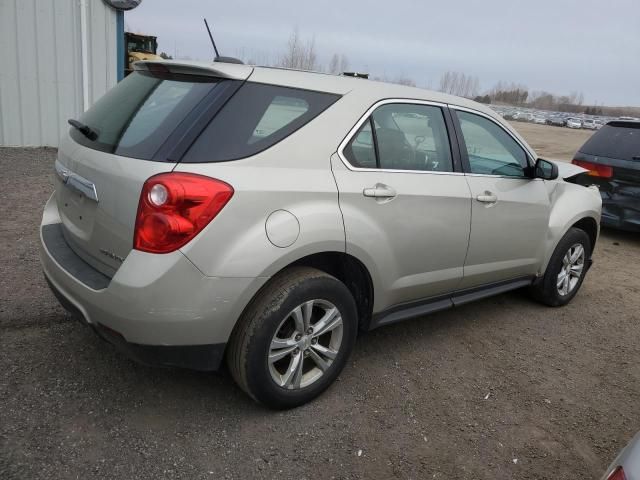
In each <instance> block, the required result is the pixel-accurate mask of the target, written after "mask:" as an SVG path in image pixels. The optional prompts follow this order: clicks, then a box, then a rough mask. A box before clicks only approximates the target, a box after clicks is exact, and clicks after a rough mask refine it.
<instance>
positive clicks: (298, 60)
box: [278, 28, 319, 70]
mask: <svg viewBox="0 0 640 480" xmlns="http://www.w3.org/2000/svg"><path fill="white" fill-rule="evenodd" d="M278 65H279V66H281V67H285V68H295V69H298V70H318V68H319V65H318V59H317V54H316V40H315V37H312V38H311V40H308V41H307V42H303V40H302V39H301V38H300V33H299V32H298V29H297V28H296V29H294V30H293V32H291V35H290V36H289V41H288V42H287V50H286V52H285V53H284V55H282V56H281V57H280V61H279V62H278Z"/></svg>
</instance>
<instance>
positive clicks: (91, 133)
mask: <svg viewBox="0 0 640 480" xmlns="http://www.w3.org/2000/svg"><path fill="white" fill-rule="evenodd" d="M67 122H69V125H71V126H72V127H73V128H76V129H78V131H79V132H80V133H81V134H83V135H84V136H85V137H87V138H88V139H89V140H91V141H93V140H95V139H97V138H98V134H97V133H96V131H95V130H93V129H92V128H91V127H90V126H89V125H85V124H84V123H82V122H79V121H78V120H74V119H73V118H70V119H69V120H67Z"/></svg>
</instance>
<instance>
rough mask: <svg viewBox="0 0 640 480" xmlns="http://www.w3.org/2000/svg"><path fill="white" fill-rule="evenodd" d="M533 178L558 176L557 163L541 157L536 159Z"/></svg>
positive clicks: (553, 178) (549, 178) (547, 178)
mask: <svg viewBox="0 0 640 480" xmlns="http://www.w3.org/2000/svg"><path fill="white" fill-rule="evenodd" d="M534 177H535V178H542V179H543V180H555V179H556V178H558V165H556V164H555V163H553V162H550V161H548V160H545V159H543V158H539V159H538V160H536V166H535V172H534Z"/></svg>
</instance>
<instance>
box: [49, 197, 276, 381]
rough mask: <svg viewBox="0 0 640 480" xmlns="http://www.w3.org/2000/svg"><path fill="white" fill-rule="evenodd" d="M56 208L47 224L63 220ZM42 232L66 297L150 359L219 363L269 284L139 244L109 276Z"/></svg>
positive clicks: (59, 293) (132, 351) (68, 304)
mask: <svg viewBox="0 0 640 480" xmlns="http://www.w3.org/2000/svg"><path fill="white" fill-rule="evenodd" d="M56 213H57V208H56V206H55V203H54V202H52V201H51V200H50V201H49V202H48V203H47V206H46V207H45V215H44V219H45V221H46V222H47V225H50V224H53V225H54V226H55V224H56V223H59V222H55V219H56V215H55V214H56ZM43 227H45V225H43ZM59 228H62V227H61V226H59ZM43 231H44V228H41V230H40V240H41V248H40V258H41V262H42V268H43V270H44V275H45V277H46V279H47V281H48V282H49V285H50V286H51V289H52V290H53V292H54V294H55V295H56V297H58V299H59V300H60V303H62V304H63V306H65V308H67V309H68V310H70V311H71V312H73V313H76V314H77V315H78V316H79V317H80V318H81V319H82V321H83V323H86V324H88V325H90V326H91V327H92V328H93V329H94V330H95V331H96V332H97V333H98V334H99V335H100V336H101V337H102V338H104V339H106V340H108V341H109V342H110V343H112V344H114V345H115V346H116V347H117V348H118V349H119V350H122V351H124V352H125V353H126V354H127V355H129V356H130V357H132V358H134V359H136V360H138V361H140V362H142V363H145V364H150V365H166V366H181V367H187V368H194V369H197V370H215V369H216V368H218V366H219V364H220V361H221V360H222V355H223V352H224V345H225V344H226V343H227V341H228V339H229V336H230V335H231V332H232V330H233V327H234V326H235V323H236V321H237V319H238V318H239V317H240V315H241V313H242V311H243V309H244V307H245V306H246V305H247V303H248V302H249V301H250V299H251V298H252V297H253V295H254V294H255V293H256V292H257V291H258V289H259V288H260V287H261V286H262V285H263V284H264V283H265V282H266V278H261V277H259V278H221V277H207V276H205V275H203V274H202V272H200V270H198V269H197V268H196V267H195V266H194V265H193V264H192V263H191V262H190V261H189V260H188V259H187V258H186V257H185V256H184V255H183V254H182V253H180V252H179V251H176V252H172V253H169V254H164V255H154V254H148V253H144V252H139V251H136V250H132V251H131V252H130V253H129V255H128V256H127V258H126V259H125V260H124V262H123V263H122V265H121V266H120V268H119V269H118V270H117V272H116V274H115V275H114V277H113V278H111V279H109V278H106V280H105V279H103V278H102V279H101V278H100V277H99V275H96V273H99V272H96V270H95V269H93V267H92V266H90V265H88V264H87V263H84V262H83V261H82V260H81V259H80V258H79V257H78V256H77V255H75V253H74V252H73V251H72V250H71V249H70V247H69V246H68V245H67V244H66V243H65V242H64V239H62V241H60V239H59V238H57V240H56V241H52V238H53V239H54V240H55V239H56V236H55V235H54V236H51V235H47V238H46V241H45V236H44V235H43ZM88 279H89V280H88Z"/></svg>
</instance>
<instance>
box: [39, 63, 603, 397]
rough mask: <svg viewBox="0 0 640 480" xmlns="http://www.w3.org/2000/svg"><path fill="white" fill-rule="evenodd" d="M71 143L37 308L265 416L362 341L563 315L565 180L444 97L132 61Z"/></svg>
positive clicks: (577, 208)
mask: <svg viewBox="0 0 640 480" xmlns="http://www.w3.org/2000/svg"><path fill="white" fill-rule="evenodd" d="M71 124H72V128H71V129H70V131H69V132H68V134H65V135H64V136H63V138H62V140H61V142H60V146H59V149H58V159H57V161H56V165H55V168H56V173H57V175H56V179H55V193H54V194H53V195H52V196H51V198H50V199H49V200H48V202H47V204H46V206H45V209H44V214H43V219H42V226H41V230H40V235H41V247H42V248H41V259H42V265H43V269H44V273H45V277H46V279H47V281H48V282H49V284H50V286H51V288H52V290H53V292H54V293H55V295H56V296H57V297H58V299H59V300H60V302H61V303H62V304H63V305H64V306H66V307H67V308H68V309H69V310H70V311H72V312H74V313H75V314H77V315H78V316H79V317H80V318H81V319H82V320H83V322H84V323H86V324H87V325H89V326H91V327H92V328H93V329H94V330H95V331H96V332H97V333H98V335H100V336H101V337H102V338H104V339H106V340H107V341H109V342H111V343H113V344H114V345H116V346H117V348H118V349H119V350H121V351H123V352H125V353H127V354H128V355H130V356H131V357H132V358H134V359H137V360H139V361H141V362H143V363H146V364H151V365H164V366H174V367H187V368H193V369H198V370H215V369H218V368H219V367H220V365H221V364H222V362H223V361H225V360H226V363H227V365H228V367H229V370H230V372H231V374H232V376H233V378H234V379H235V380H236V382H237V383H238V385H239V386H240V387H241V388H242V389H243V390H244V391H245V392H247V393H248V394H249V395H250V396H251V397H252V398H254V399H256V400H258V401H260V402H262V403H264V404H266V405H268V406H270V407H273V408H290V407H294V406H297V405H301V404H303V403H305V402H308V401H310V400H312V399H313V398H315V397H316V396H318V395H319V394H320V393H321V392H322V391H324V390H325V389H326V388H327V387H328V386H329V385H330V384H332V383H333V381H334V380H335V379H336V377H337V376H338V374H339V373H340V371H341V370H342V368H343V367H344V366H345V364H346V363H347V358H348V357H349V354H350V352H351V350H352V349H353V347H354V344H355V339H356V336H357V334H358V332H359V331H363V330H370V329H373V328H377V327H381V326H384V325H389V324H392V323H395V322H399V321H401V320H405V319H408V318H413V317H418V316H423V315H425V314H427V313H431V312H435V311H439V310H444V309H448V308H452V307H455V306H457V305H462V304H465V303H467V302H470V301H473V300H477V299H480V298H484V297H487V296H490V295H495V294H498V293H502V292H505V291H509V290H513V289H516V288H523V287H526V288H528V289H530V291H531V293H532V295H533V296H534V298H536V299H537V300H539V301H540V302H542V303H544V304H546V305H550V306H562V305H566V304H567V303H569V302H570V301H571V299H572V298H573V297H574V296H575V295H576V293H577V292H578V290H579V289H580V286H581V285H582V282H583V280H584V278H585V275H586V273H587V270H588V269H589V266H590V264H591V253H592V252H593V248H594V246H595V243H596V239H597V235H598V230H599V224H598V222H599V218H600V210H601V199H600V195H599V193H598V191H597V189H595V188H591V187H589V188H585V187H583V186H582V185H577V184H575V183H573V179H574V178H575V175H576V174H578V173H581V172H584V169H582V168H580V167H577V166H575V165H571V164H562V165H560V164H555V163H553V162H549V161H546V160H543V159H539V158H538V157H537V155H536V153H535V151H534V150H533V149H532V148H531V147H530V146H529V145H527V143H526V142H525V141H524V140H523V139H522V137H520V135H518V133H517V132H516V131H515V130H514V129H513V128H512V127H511V126H510V125H509V124H508V123H507V122H504V121H503V120H502V119H501V118H500V117H499V116H498V115H496V114H495V113H494V112H493V111H492V110H491V109H489V108H487V107H486V106H484V105H481V104H479V103H476V102H473V101H470V100H467V99H463V98H458V97H454V96H449V95H445V94H442V93H436V92H429V91H426V90H421V89H417V88H411V87H406V86H400V85H391V84H387V83H380V82H374V81H369V80H363V79H357V78H351V77H343V76H336V75H326V74H318V73H310V72H300V71H291V70H285V69H278V68H266V67H253V66H248V65H236V64H226V63H220V62H213V63H204V62H202V63H199V62H186V61H185V62H182V61H173V62H170V61H167V62H137V63H136V64H135V71H134V72H133V73H132V74H131V75H129V76H128V77H127V78H125V79H124V80H123V81H122V82H120V83H119V84H118V85H117V86H116V87H114V88H113V89H112V90H111V91H109V92H108V93H107V94H106V95H105V96H104V97H103V98H102V99H100V100H99V101H98V102H96V103H95V104H94V105H93V106H92V107H91V108H90V109H89V110H87V111H86V112H85V113H84V114H82V115H81V117H80V118H79V119H77V120H72V121H71ZM551 191H553V192H555V193H554V194H553V195H550V194H549V192H551ZM507 230H508V231H509V235H505V231H507ZM372 239H375V241H372ZM96 361H99V360H96ZM365 363H366V362H365Z"/></svg>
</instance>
